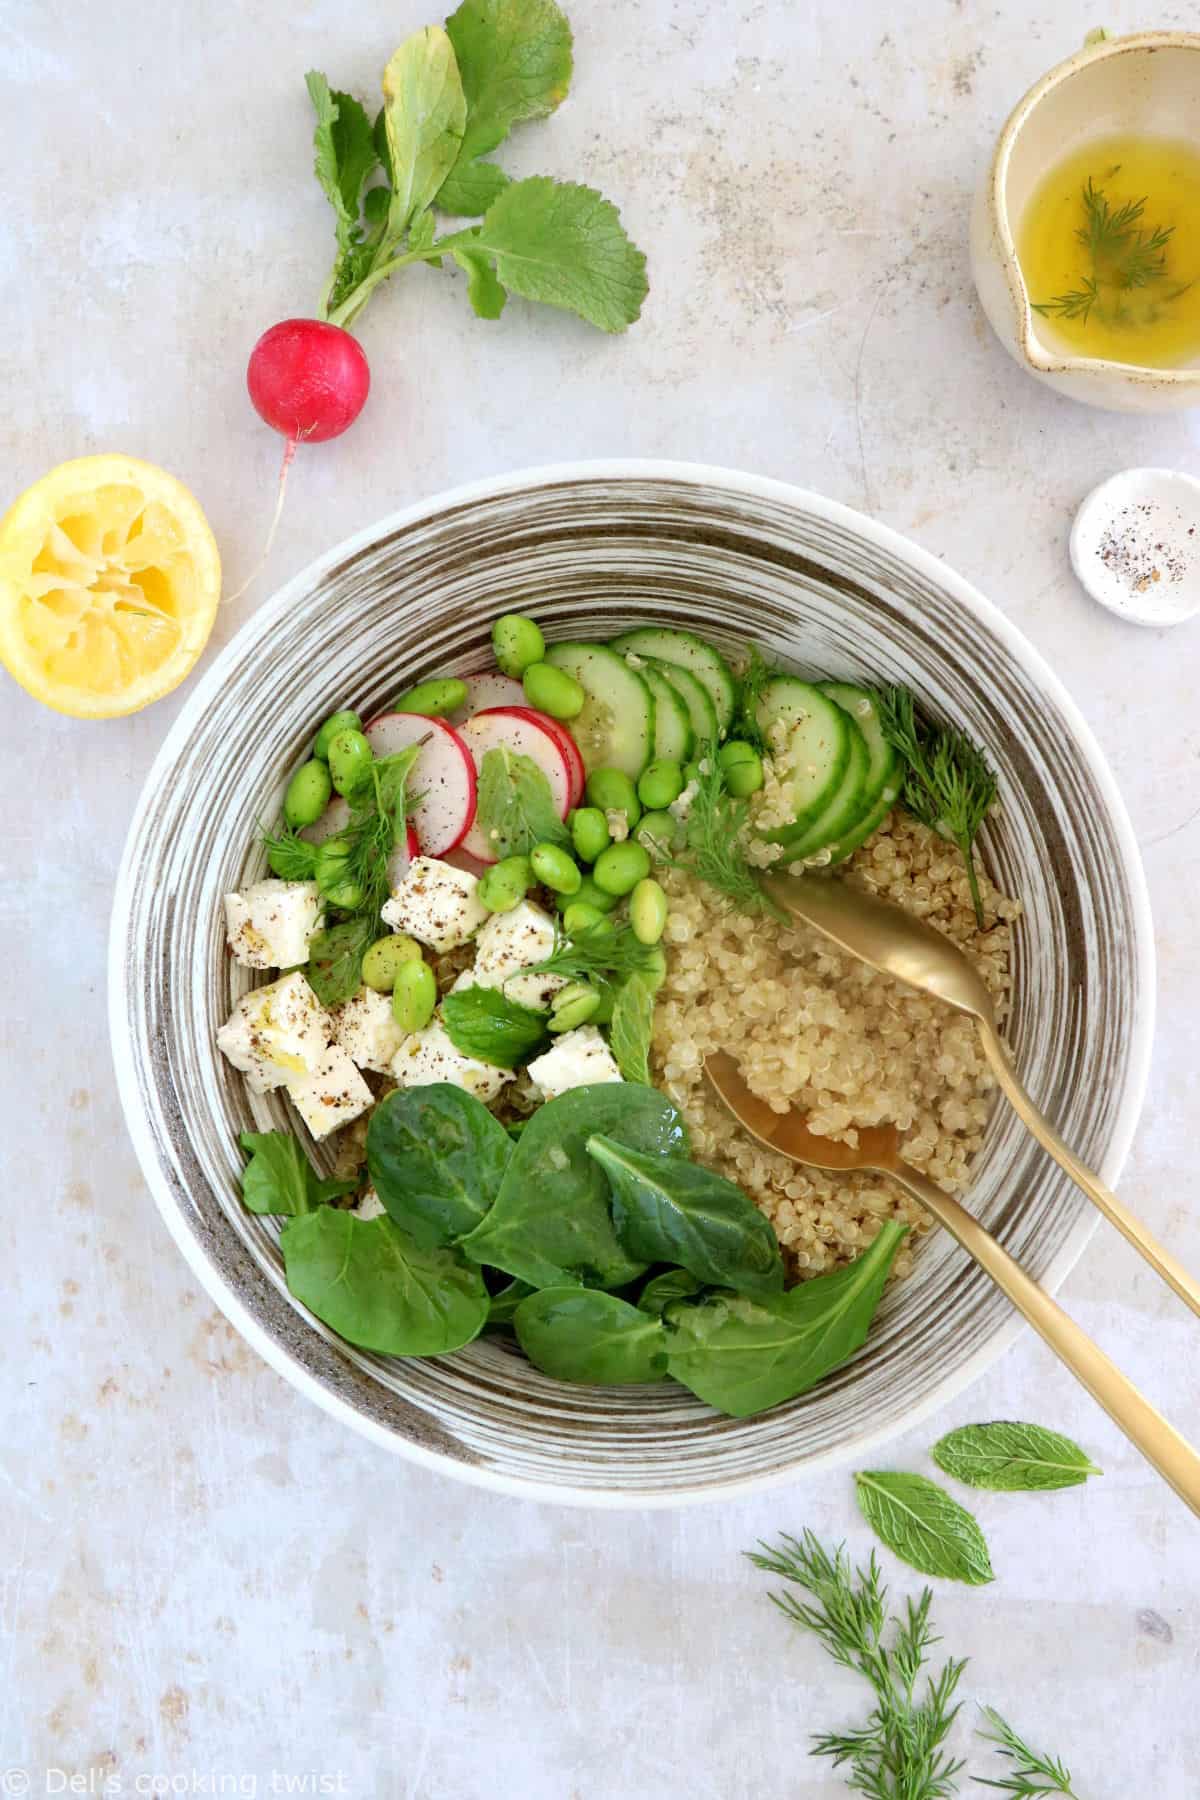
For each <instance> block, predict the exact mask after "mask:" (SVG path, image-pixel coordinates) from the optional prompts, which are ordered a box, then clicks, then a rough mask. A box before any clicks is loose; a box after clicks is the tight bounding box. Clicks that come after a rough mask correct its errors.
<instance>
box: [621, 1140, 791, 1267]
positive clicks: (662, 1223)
mask: <svg viewBox="0 0 1200 1800" xmlns="http://www.w3.org/2000/svg"><path fill="white" fill-rule="evenodd" d="M587 1152H588V1155H589V1156H592V1157H594V1158H595V1159H596V1161H597V1162H598V1163H599V1164H600V1167H601V1168H602V1169H603V1170H604V1173H605V1174H606V1175H607V1176H608V1180H609V1185H610V1187H611V1188H612V1215H613V1224H614V1225H615V1226H616V1228H617V1236H618V1237H619V1238H620V1240H621V1242H622V1244H624V1246H625V1248H626V1250H628V1251H629V1253H630V1255H631V1256H637V1257H641V1259H642V1260H643V1261H644V1262H648V1263H654V1262H670V1263H678V1264H679V1265H680V1267H681V1268H684V1269H688V1270H690V1272H691V1273H692V1274H693V1275H698V1276H699V1277H700V1279H701V1281H706V1282H710V1283H713V1284H715V1285H717V1286H720V1287H731V1288H735V1289H736V1290H737V1291H738V1293H741V1294H757V1293H777V1292H779V1290H780V1289H782V1287H783V1258H782V1256H781V1255H780V1254H779V1240H778V1239H777V1238H776V1236H775V1233H774V1232H773V1231H772V1229H771V1226H770V1223H769V1221H768V1220H767V1219H766V1218H764V1216H763V1214H762V1213H760V1212H759V1210H758V1208H757V1206H755V1204H754V1202H753V1201H752V1200H748V1199H747V1198H746V1196H745V1194H743V1192H742V1190H741V1188H739V1187H735V1186H734V1184H733V1182H732V1181H726V1180H725V1178H724V1176H722V1175H714V1174H713V1172H712V1170H711V1169H705V1168H702V1167H701V1166H700V1164H699V1163H693V1162H685V1161H684V1160H683V1159H682V1158H681V1157H666V1156H646V1155H644V1154H643V1153H642V1152H640V1151H638V1150H630V1149H628V1148H626V1147H625V1146H623V1145H621V1144H617V1143H614V1142H613V1141H612V1139H611V1138H607V1137H604V1136H602V1135H601V1134H600V1133H596V1134H595V1135H594V1136H593V1137H590V1138H589V1139H588V1141H587Z"/></svg>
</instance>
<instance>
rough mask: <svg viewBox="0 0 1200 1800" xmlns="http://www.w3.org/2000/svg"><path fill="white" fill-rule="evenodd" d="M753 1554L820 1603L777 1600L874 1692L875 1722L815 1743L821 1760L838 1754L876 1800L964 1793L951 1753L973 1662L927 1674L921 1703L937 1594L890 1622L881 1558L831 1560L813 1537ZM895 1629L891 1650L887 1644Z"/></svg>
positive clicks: (782, 1595)
mask: <svg viewBox="0 0 1200 1800" xmlns="http://www.w3.org/2000/svg"><path fill="white" fill-rule="evenodd" d="M749 1556H750V1561H751V1562H752V1563H753V1564H754V1566H755V1567H756V1568H758V1569H763V1570H765V1571H766V1573H767V1574H769V1575H778V1576H780V1577H781V1578H782V1579H783V1580H785V1581H789V1582H792V1583H794V1585H795V1586H797V1587H799V1588H802V1589H804V1591H805V1592H806V1593H808V1594H810V1595H811V1596H812V1601H811V1602H810V1601H806V1600H801V1599H799V1598H798V1597H797V1596H796V1595H795V1594H793V1593H789V1592H788V1591H787V1590H784V1591H782V1592H776V1593H773V1594H772V1595H771V1600H772V1602H773V1604H774V1605H775V1606H777V1607H778V1608H779V1610H780V1612H781V1613H782V1614H783V1615H784V1617H785V1618H786V1619H790V1620H791V1622H792V1623H793V1624H794V1625H798V1626H800V1627H801V1629H802V1630H805V1631H811V1632H812V1633H813V1635H814V1636H815V1637H816V1638H817V1639H818V1640H819V1641H820V1642H821V1643H822V1644H823V1645H824V1647H825V1649H826V1650H827V1651H828V1653H829V1655H830V1656H831V1657H832V1658H833V1660H834V1661H835V1662H837V1663H840V1664H841V1666H842V1667H843V1668H846V1669H853V1670H854V1671H855V1672H856V1673H857V1674H859V1675H861V1676H862V1677H863V1678H864V1680H866V1681H868V1682H869V1683H870V1685H871V1687H872V1689H873V1690H874V1693H875V1706H874V1708H873V1709H872V1711H871V1714H870V1717H869V1718H868V1720H867V1722H866V1724H865V1725H864V1726H863V1727H862V1728H861V1729H860V1730H858V1731H848V1732H823V1733H821V1734H820V1735H818V1736H816V1737H814V1740H813V1755H814V1756H828V1757H830V1758H831V1759H832V1761H833V1764H834V1767H835V1768H841V1767H842V1766H843V1765H847V1764H848V1765H849V1771H850V1772H849V1775H848V1777H847V1784H848V1786H850V1787H851V1788H852V1789H854V1790H855V1791H856V1792H858V1793H860V1794H865V1795H867V1796H869V1800H947V1797H948V1796H950V1795H953V1794H955V1793H956V1792H957V1791H958V1784H957V1781H956V1779H955V1778H956V1776H957V1775H958V1773H959V1771H960V1770H961V1768H962V1767H963V1763H962V1759H961V1758H958V1757H954V1756H952V1755H951V1754H950V1752H949V1751H947V1750H946V1749H945V1748H944V1746H945V1742H946V1739H947V1737H948V1736H949V1733H950V1731H951V1728H952V1727H953V1725H954V1721H955V1719H956V1718H957V1716H958V1712H959V1707H960V1705H961V1702H960V1701H958V1700H956V1699H955V1693H956V1690H957V1688H958V1684H959V1681H960V1679H961V1677H962V1673H963V1670H964V1669H965V1667H966V1662H965V1660H964V1661H957V1660H955V1659H953V1658H951V1659H950V1660H949V1661H947V1662H946V1663H944V1664H943V1666H942V1668H941V1670H940V1671H939V1672H938V1674H936V1675H933V1674H929V1675H927V1676H926V1677H925V1681H924V1686H923V1691H922V1692H921V1693H920V1695H919V1696H918V1684H919V1683H920V1680H921V1673H922V1670H923V1668H924V1666H925V1664H926V1662H927V1661H928V1659H929V1650H930V1648H931V1646H932V1645H934V1644H936V1643H937V1642H938V1641H939V1640H938V1638H937V1637H936V1636H935V1635H934V1632H933V1629H932V1626H931V1624H930V1618H929V1612H930V1607H931V1606H932V1604H933V1595H932V1592H931V1590H930V1589H929V1588H925V1589H924V1590H923V1592H922V1594H921V1597H920V1599H919V1600H918V1601H916V1602H915V1603H914V1602H913V1601H912V1600H911V1599H909V1600H907V1601H906V1603H905V1610H904V1614H903V1616H900V1615H893V1616H891V1617H890V1618H889V1615H888V1609H887V1599H888V1595H887V1589H886V1587H885V1586H884V1585H883V1582H882V1580H881V1577H880V1573H879V1565H878V1563H877V1562H876V1560H875V1556H874V1553H873V1552H872V1555H871V1558H870V1561H869V1562H868V1563H867V1566H866V1567H865V1568H862V1567H859V1568H857V1569H853V1568H852V1567H851V1565H850V1562H849V1559H848V1558H847V1556H846V1553H845V1548H844V1546H842V1545H839V1546H838V1548H837V1549H836V1550H835V1551H834V1553H833V1555H832V1556H831V1555H830V1554H829V1552H828V1551H827V1550H826V1549H825V1548H824V1547H823V1546H822V1544H821V1543H820V1541H819V1540H818V1539H817V1538H816V1537H815V1536H814V1535H813V1533H812V1532H811V1531H806V1532H805V1533H804V1535H803V1537H802V1538H800V1539H799V1540H797V1539H796V1538H793V1537H786V1536H785V1537H782V1538H781V1539H780V1541H779V1544H778V1545H777V1546H776V1547H775V1548H774V1549H772V1548H771V1547H770V1546H769V1545H768V1544H765V1543H764V1544H761V1545H760V1548H759V1550H758V1551H752V1552H750V1553H749ZM889 1629H890V1633H891V1636H892V1642H891V1644H890V1645H889V1644H887V1643H885V1641H884V1640H885V1636H886V1635H888V1633H889Z"/></svg>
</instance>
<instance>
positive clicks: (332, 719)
mask: <svg viewBox="0 0 1200 1800" xmlns="http://www.w3.org/2000/svg"><path fill="white" fill-rule="evenodd" d="M361 730H362V720H361V719H360V718H359V716H358V714H357V713H356V712H335V713H331V714H330V715H329V717H328V718H327V719H326V721H325V723H324V724H323V725H322V727H321V729H320V731H318V733H317V741H316V743H315V744H314V745H313V755H314V756H317V757H319V758H320V759H321V761H322V762H327V761H328V760H329V740H330V738H334V737H336V736H337V734H338V732H339V731H361Z"/></svg>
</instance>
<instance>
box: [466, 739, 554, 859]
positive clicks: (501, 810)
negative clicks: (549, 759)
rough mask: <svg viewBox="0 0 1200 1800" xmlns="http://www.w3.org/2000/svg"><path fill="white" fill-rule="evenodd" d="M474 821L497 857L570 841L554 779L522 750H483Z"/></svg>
mask: <svg viewBox="0 0 1200 1800" xmlns="http://www.w3.org/2000/svg"><path fill="white" fill-rule="evenodd" d="M475 817H476V821H477V823H478V825H479V827H480V829H481V830H482V831H483V833H484V835H485V837H486V838H487V840H488V845H489V847H490V849H491V850H492V851H493V852H494V853H495V855H496V858H497V860H499V859H500V858H502V857H505V856H528V854H529V852H530V851H531V850H532V849H533V847H534V845H535V844H566V843H569V842H570V833H569V832H568V831H567V828H566V826H565V825H564V824H563V822H562V820H561V819H560V818H559V816H558V808H557V807H556V806H555V804H554V796H553V795H552V794H551V792H550V783H549V782H548V781H547V780H546V777H545V776H544V775H543V774H542V771H541V770H540V769H539V768H538V766H537V764H536V763H535V762H534V761H533V759H532V758H531V757H528V756H522V755H521V753H520V751H518V750H504V749H495V750H487V751H485V752H484V757H483V763H482V765H481V767H480V770H479V785H478V788H477V791H476V796H475Z"/></svg>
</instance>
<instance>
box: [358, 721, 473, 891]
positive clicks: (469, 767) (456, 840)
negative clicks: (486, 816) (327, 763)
mask: <svg viewBox="0 0 1200 1800" xmlns="http://www.w3.org/2000/svg"><path fill="white" fill-rule="evenodd" d="M364 730H365V732H366V735H367V742H368V743H369V744H370V746H371V748H372V750H373V751H374V752H375V754H376V756H394V755H395V753H396V752H397V751H398V750H406V749H407V748H408V746H409V745H410V744H420V745H421V746H422V749H421V754H420V756H418V758H417V760H416V762H415V763H414V764H413V770H412V774H411V775H410V776H409V778H408V785H409V791H410V792H411V793H412V795H413V796H414V798H413V804H412V822H413V824H414V826H415V827H416V832H417V837H418V838H419V839H420V842H421V848H422V850H423V851H424V852H425V855H426V856H444V855H445V854H446V851H447V850H453V849H454V847H455V845H456V844H461V843H462V841H463V839H464V838H465V837H466V835H467V833H468V831H470V829H471V826H472V825H473V824H474V822H475V764H474V763H473V762H472V760H471V752H470V751H469V750H468V749H467V746H466V744H465V743H464V742H463V740H462V738H461V737H459V735H458V733H457V731H455V730H454V728H453V726H451V725H447V723H446V721H445V720H444V719H427V718H425V717H424V716H423V715H422V714H421V713H402V712H389V713H380V715H379V717H378V718H377V719H372V720H371V722H370V724H369V725H366V726H364ZM417 796H419V798H418V797H417Z"/></svg>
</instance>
